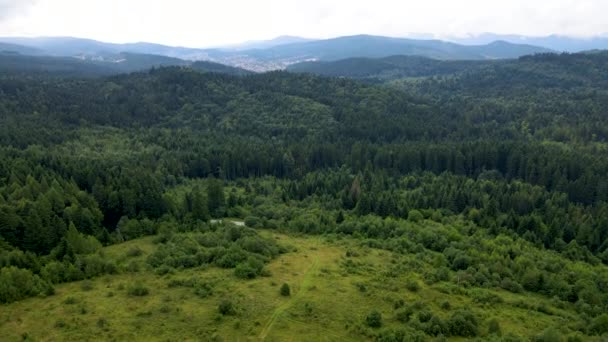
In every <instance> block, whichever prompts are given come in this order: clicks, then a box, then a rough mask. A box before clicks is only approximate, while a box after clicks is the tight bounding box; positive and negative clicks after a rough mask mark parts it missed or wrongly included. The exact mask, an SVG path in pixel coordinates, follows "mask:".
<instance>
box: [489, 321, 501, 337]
mask: <svg viewBox="0 0 608 342" xmlns="http://www.w3.org/2000/svg"><path fill="white" fill-rule="evenodd" d="M488 334H490V335H497V336H501V335H502V329H500V323H499V322H498V320H497V319H496V318H493V319H491V320H490V322H489V323H488Z"/></svg>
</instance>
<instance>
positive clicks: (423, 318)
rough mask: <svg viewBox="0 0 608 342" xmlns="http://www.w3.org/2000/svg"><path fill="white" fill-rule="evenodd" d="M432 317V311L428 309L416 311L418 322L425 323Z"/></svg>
mask: <svg viewBox="0 0 608 342" xmlns="http://www.w3.org/2000/svg"><path fill="white" fill-rule="evenodd" d="M431 318H433V313H432V312H430V311H429V310H422V311H420V312H419V313H418V320H419V321H420V323H426V322H428V321H430V320H431Z"/></svg>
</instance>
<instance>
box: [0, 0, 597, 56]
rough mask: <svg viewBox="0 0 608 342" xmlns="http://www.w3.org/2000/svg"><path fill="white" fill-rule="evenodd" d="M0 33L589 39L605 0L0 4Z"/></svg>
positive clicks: (215, 39) (196, 40)
mask: <svg viewBox="0 0 608 342" xmlns="http://www.w3.org/2000/svg"><path fill="white" fill-rule="evenodd" d="M0 13H1V14H0V35H29V36H37V35H47V36H50V35H63V36H65V35H70V36H80V37H89V38H94V39H100V40H106V41H114V42H132V41H152V42H160V43H166V44H176V45H186V46H210V45H222V44H230V43H236V42H240V41H244V40H253V39H265V38H271V37H274V36H278V35H284V34H288V35H299V36H305V37H314V38H327V37H335V36H340V35H349V34H359V33H368V34H380V35H391V36H406V35H408V34H412V33H429V34H432V35H433V36H435V37H446V36H464V35H467V34H475V33H482V32H495V33H515V34H524V35H548V34H562V35H573V36H593V35H599V34H603V33H606V32H608V20H606V19H605V14H606V13H608V1H605V0H534V1H530V0H509V1H506V0H460V1H454V0H424V1H420V0H415V1H412V0H374V1H363V0H333V1H329V0H307V1H299V0H257V1H251V0H222V1H211V0H172V1H164V0H86V1H84V0H37V1H36V2H35V3H33V1H31V0H25V1H24V0H17V1H9V0H0Z"/></svg>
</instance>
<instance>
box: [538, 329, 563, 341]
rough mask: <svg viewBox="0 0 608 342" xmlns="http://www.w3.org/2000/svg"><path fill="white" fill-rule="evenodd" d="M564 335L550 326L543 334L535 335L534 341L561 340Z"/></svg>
mask: <svg viewBox="0 0 608 342" xmlns="http://www.w3.org/2000/svg"><path fill="white" fill-rule="evenodd" d="M561 340H562V336H561V334H560V333H559V331H557V330H555V329H554V328H548V329H547V330H545V331H544V332H543V333H542V334H541V335H538V336H536V337H534V339H533V341H534V342H561Z"/></svg>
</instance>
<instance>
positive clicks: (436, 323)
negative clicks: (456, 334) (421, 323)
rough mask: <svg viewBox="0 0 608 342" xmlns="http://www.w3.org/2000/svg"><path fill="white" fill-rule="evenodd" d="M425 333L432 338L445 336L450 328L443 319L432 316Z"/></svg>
mask: <svg viewBox="0 0 608 342" xmlns="http://www.w3.org/2000/svg"><path fill="white" fill-rule="evenodd" d="M424 332H425V333H427V334H429V335H431V336H437V335H444V334H447V333H448V326H447V324H446V323H445V322H444V321H443V320H442V319H441V318H439V317H437V316H432V318H431V319H430V320H429V324H427V325H426V327H425V329H424Z"/></svg>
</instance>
